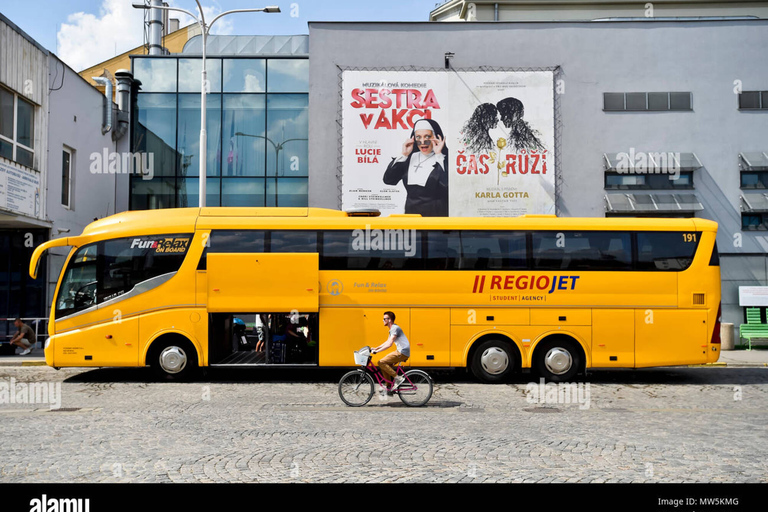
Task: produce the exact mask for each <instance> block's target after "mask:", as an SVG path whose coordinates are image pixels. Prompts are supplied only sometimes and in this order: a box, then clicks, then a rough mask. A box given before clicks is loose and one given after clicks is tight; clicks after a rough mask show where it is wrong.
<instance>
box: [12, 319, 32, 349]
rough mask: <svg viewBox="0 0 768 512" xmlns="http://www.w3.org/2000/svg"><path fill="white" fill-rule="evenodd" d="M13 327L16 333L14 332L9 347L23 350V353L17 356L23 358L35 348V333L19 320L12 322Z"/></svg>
mask: <svg viewBox="0 0 768 512" xmlns="http://www.w3.org/2000/svg"><path fill="white" fill-rule="evenodd" d="M13 325H15V326H16V328H17V329H18V331H17V332H16V335H15V336H14V337H13V339H11V345H16V346H17V347H20V348H22V349H24V350H23V352H22V353H21V354H19V355H22V356H25V355H27V354H29V353H30V352H32V349H34V348H35V343H37V338H36V337H35V331H33V330H32V328H31V327H30V326H28V325H27V324H25V323H24V322H22V321H21V318H17V319H16V320H14V321H13Z"/></svg>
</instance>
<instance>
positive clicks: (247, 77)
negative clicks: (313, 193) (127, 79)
mask: <svg viewBox="0 0 768 512" xmlns="http://www.w3.org/2000/svg"><path fill="white" fill-rule="evenodd" d="M206 68H207V83H206V85H207V91H208V94H207V96H206V131H207V137H208V140H207V149H206V151H207V153H206V176H207V178H206V206H307V205H308V189H309V186H308V185H309V183H308V139H309V61H308V60H307V59H306V58H251V57H248V58H243V57H213V58H210V57H209V58H206ZM133 72H134V77H135V78H136V79H137V80H140V81H141V83H142V86H141V90H140V91H139V93H138V95H137V98H136V103H135V105H134V106H135V108H134V111H133V122H132V139H131V151H132V152H134V153H136V152H139V153H146V154H147V156H148V157H150V158H151V166H152V171H151V173H150V174H148V175H144V176H142V175H140V174H138V173H136V172H135V173H134V174H132V176H131V198H130V208H131V209H132V210H142V209H154V208H174V207H178V208H183V207H195V206H198V204H199V185H200V179H199V177H200V90H201V86H202V81H201V59H200V58H194V57H193V58H190V57H181V56H171V57H135V58H133ZM150 177H151V179H148V178H150Z"/></svg>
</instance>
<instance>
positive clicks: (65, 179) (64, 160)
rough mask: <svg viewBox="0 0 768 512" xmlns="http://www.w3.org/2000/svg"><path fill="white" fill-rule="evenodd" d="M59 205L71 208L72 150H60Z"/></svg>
mask: <svg viewBox="0 0 768 512" xmlns="http://www.w3.org/2000/svg"><path fill="white" fill-rule="evenodd" d="M61 205H62V206H66V207H67V208H72V150H71V149H68V148H64V149H63V150H62V152H61Z"/></svg>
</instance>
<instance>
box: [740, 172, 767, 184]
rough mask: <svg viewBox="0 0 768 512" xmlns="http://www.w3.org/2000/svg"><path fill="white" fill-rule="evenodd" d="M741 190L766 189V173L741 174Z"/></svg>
mask: <svg viewBox="0 0 768 512" xmlns="http://www.w3.org/2000/svg"><path fill="white" fill-rule="evenodd" d="M741 188H768V171H750V172H742V173H741Z"/></svg>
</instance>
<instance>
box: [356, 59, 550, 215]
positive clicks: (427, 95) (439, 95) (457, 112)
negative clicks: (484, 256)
mask: <svg viewBox="0 0 768 512" xmlns="http://www.w3.org/2000/svg"><path fill="white" fill-rule="evenodd" d="M553 82H554V74H553V72H552V71H455V70H445V71H443V70H436V71H389V70H345V71H343V74H342V142H341V144H342V148H341V151H342V208H343V209H344V210H353V209H371V208H374V209H378V210H380V211H381V213H382V215H389V214H393V213H418V214H421V215H423V216H452V217H511V216H517V215H523V214H526V213H529V214H554V213H555V154H554V145H555V128H554V124H555V123H554V119H555V112H554V111H555V109H554V94H553V91H554V83H553Z"/></svg>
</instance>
